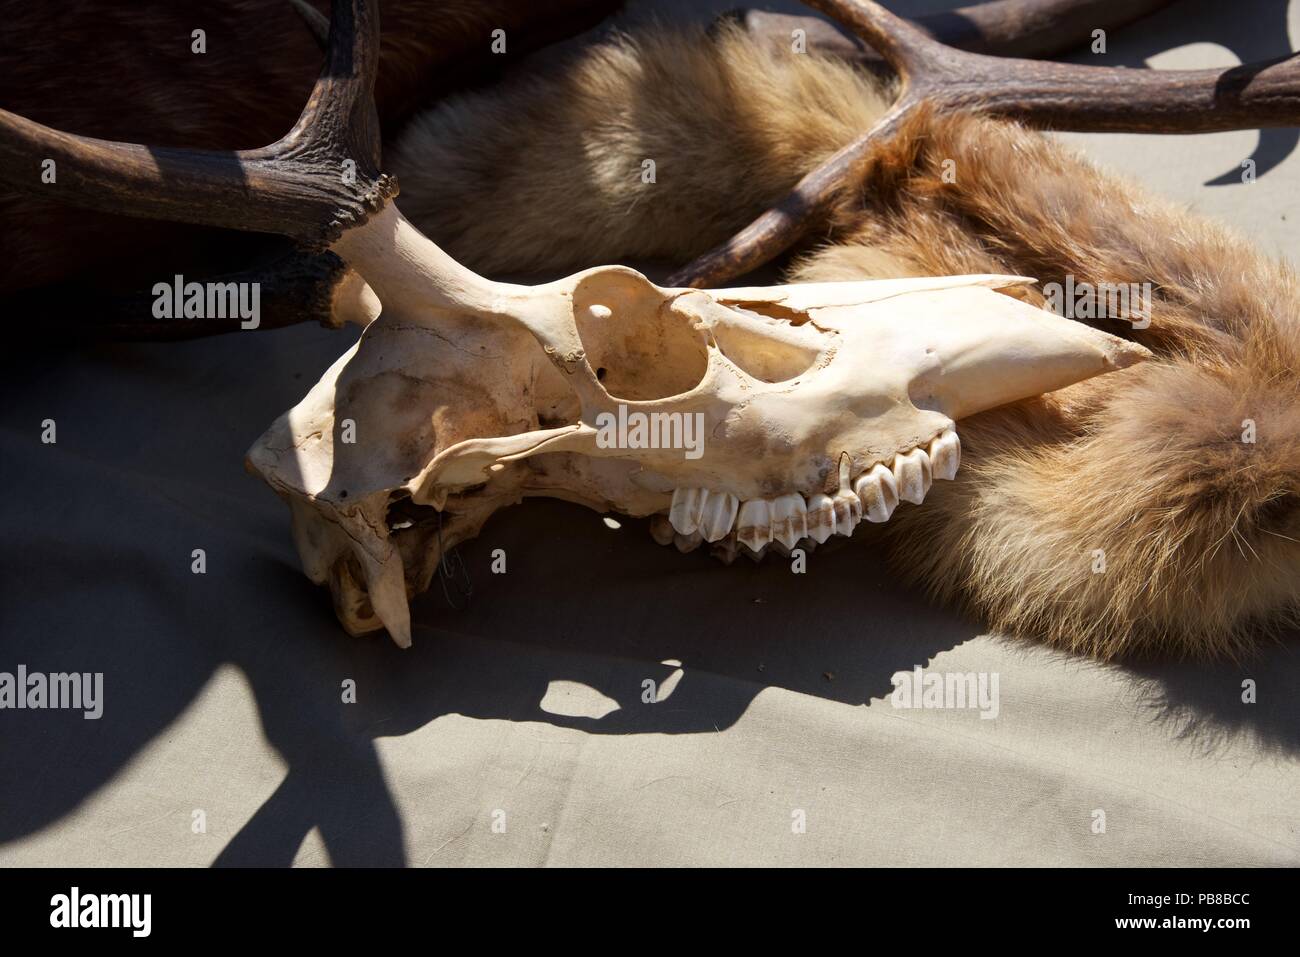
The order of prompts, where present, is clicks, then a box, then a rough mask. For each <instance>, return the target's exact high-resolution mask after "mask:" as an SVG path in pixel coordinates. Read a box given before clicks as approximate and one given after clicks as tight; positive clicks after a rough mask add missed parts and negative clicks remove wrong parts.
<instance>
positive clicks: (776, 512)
mask: <svg viewBox="0 0 1300 957" xmlns="http://www.w3.org/2000/svg"><path fill="white" fill-rule="evenodd" d="M807 534H808V506H807V505H806V504H805V503H804V500H803V496H802V495H800V494H799V493H798V492H791V493H790V494H789V495H781V496H779V497H777V498H776V499H775V500H773V502H772V538H774V539H775V540H776V541H778V542H780V543H781V544H782V545H784V546H785V547H786V548H794V547H795V545H797V544H798V543H799V539H801V538H803V537H805V536H806V535H807Z"/></svg>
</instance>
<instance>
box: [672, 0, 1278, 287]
mask: <svg viewBox="0 0 1300 957" xmlns="http://www.w3.org/2000/svg"><path fill="white" fill-rule="evenodd" d="M808 3H809V6H812V7H815V8H817V9H819V10H822V11H823V12H825V13H826V14H828V15H829V16H832V17H834V18H835V19H836V20H838V21H839V22H840V23H842V24H844V25H845V26H846V27H848V28H849V29H850V30H852V31H853V33H854V34H855V35H857V36H859V37H861V38H862V39H863V40H864V41H865V42H866V43H868V44H869V45H870V46H871V47H872V48H873V49H875V50H876V51H877V52H879V53H880V55H881V56H882V57H883V58H884V59H885V61H886V62H887V63H888V64H889V65H890V66H891V67H892V68H893V69H894V70H895V72H897V73H898V75H899V78H900V83H901V88H900V93H899V97H898V100H897V101H896V102H895V103H894V105H893V106H892V107H891V108H890V110H889V111H888V112H887V113H886V114H885V115H884V116H883V117H881V119H880V121H879V122H878V123H877V124H876V125H875V126H874V127H872V129H870V130H868V131H866V132H865V133H864V134H863V135H862V136H860V137H859V138H858V139H857V140H855V141H854V142H853V143H850V144H849V145H848V146H846V147H844V148H843V149H842V150H840V151H839V152H838V153H836V154H835V155H834V156H832V157H831V158H830V159H828V160H827V161H826V162H825V163H823V164H822V165H821V166H820V167H818V168H817V169H815V170H813V171H812V172H811V173H809V174H808V175H807V176H805V177H804V178H803V179H802V180H800V182H799V183H798V184H797V185H796V186H795V188H794V189H793V190H792V191H791V192H790V193H789V194H788V195H787V196H786V197H785V198H784V199H782V200H781V201H780V202H779V203H777V205H776V206H774V207H773V208H772V209H770V210H768V211H767V212H765V213H763V214H762V215H761V216H759V218H758V219H756V220H754V222H752V223H750V225H748V226H747V227H745V228H744V229H743V230H741V232H739V233H737V234H736V235H735V236H734V237H732V238H731V239H730V240H728V241H727V242H726V243H724V244H723V245H722V246H719V247H718V248H717V249H714V250H712V251H710V252H708V253H705V254H704V255H703V256H701V257H699V258H698V259H696V260H695V261H694V262H692V263H690V264H689V265H687V266H686V267H684V268H683V269H682V270H680V271H679V272H677V273H676V274H675V275H673V276H672V277H670V279H669V282H670V283H672V284H674V285H680V286H696V287H704V286H715V285H718V284H720V283H724V282H727V281H728V280H731V279H734V278H735V277H737V276H740V275H743V274H745V273H747V272H750V271H751V270H754V269H757V268H758V267H759V266H762V265H763V264H764V263H767V262H769V261H770V260H772V259H773V258H774V257H776V256H777V255H779V254H780V253H782V252H784V251H785V250H787V249H789V248H790V247H791V246H793V245H794V244H795V243H796V242H798V241H799V240H800V239H802V238H803V237H804V236H805V235H806V234H807V233H808V231H809V230H810V229H811V228H812V227H813V226H814V224H816V223H817V222H819V221H820V220H821V219H822V218H823V216H824V214H825V212H826V210H827V209H828V208H829V207H830V205H831V203H832V202H833V201H834V199H835V198H836V197H837V196H838V195H839V194H840V191H841V189H842V188H843V187H844V185H845V184H846V183H847V182H849V181H851V180H852V179H853V178H854V176H855V174H856V173H857V171H859V170H860V169H861V167H862V165H863V164H864V163H866V162H868V161H869V159H870V156H871V153H872V150H873V149H874V148H875V146H876V145H877V144H878V143H880V142H882V141H884V140H887V139H888V138H889V137H890V136H892V135H893V134H894V133H895V132H896V131H897V130H898V128H899V126H900V125H901V124H902V123H903V121H904V120H905V119H906V118H907V117H909V116H911V115H912V114H913V113H914V112H916V111H917V110H919V109H922V108H927V109H934V110H938V111H941V112H979V113H984V114H987V115H992V116H1004V117H1010V118H1014V119H1018V120H1020V121H1022V122H1025V123H1028V124H1029V125H1032V126H1036V127H1042V128H1049V129H1058V130H1075V131H1086V132H1129V133H1208V132H1213V131H1217V130H1232V129H1243V128H1249V129H1254V128H1262V127H1272V126H1294V125H1297V124H1300V56H1296V55H1293V56H1290V57H1287V58H1284V59H1281V60H1273V61H1268V62H1264V63H1253V64H1247V65H1243V66H1239V67H1235V68H1233V69H1230V70H1132V69H1126V68H1116V67H1092V66H1077V65H1073V64H1064V63H1049V62H1042V61H1038V60H1024V59H1015V58H1003V57H994V56H987V55H984V54H979V53H970V52H966V51H963V50H957V49H954V48H952V47H950V46H948V45H946V44H943V43H940V42H939V41H937V40H934V39H933V38H931V37H930V36H929V35H927V34H926V32H925V31H924V30H922V29H920V28H918V27H917V26H915V25H913V24H911V23H909V22H907V21H906V20H903V19H902V18H900V17H897V16H894V15H893V14H892V13H890V12H889V11H888V10H886V9H885V8H883V7H882V6H880V5H879V4H878V3H874V2H872V0H808ZM1054 6H1056V7H1057V8H1058V9H1063V8H1064V7H1065V6H1068V4H1065V3H1057V4H1054Z"/></svg>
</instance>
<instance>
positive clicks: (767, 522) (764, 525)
mask: <svg viewBox="0 0 1300 957" xmlns="http://www.w3.org/2000/svg"><path fill="white" fill-rule="evenodd" d="M736 537H737V539H739V541H740V543H741V544H742V545H744V546H746V547H747V548H748V549H749V550H750V551H751V552H758V551H761V550H762V549H763V547H764V546H766V545H767V543H768V542H770V541H771V540H772V504H771V503H770V502H769V501H768V500H767V499H765V498H756V499H752V500H750V501H748V502H746V503H744V504H743V505H741V506H740V513H739V514H738V515H737V516H736Z"/></svg>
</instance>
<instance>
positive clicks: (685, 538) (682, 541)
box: [673, 532, 704, 555]
mask: <svg viewBox="0 0 1300 957" xmlns="http://www.w3.org/2000/svg"><path fill="white" fill-rule="evenodd" d="M703 542H704V536H703V535H701V534H700V533H699V532H692V533H691V534H689V535H682V534H680V533H679V534H677V535H674V536H673V544H674V545H676V546H677V550H678V551H679V552H681V553H682V554H683V555H685V554H686V553H687V552H693V551H695V549H697V548H699V547H700V545H701V544H702V543H703Z"/></svg>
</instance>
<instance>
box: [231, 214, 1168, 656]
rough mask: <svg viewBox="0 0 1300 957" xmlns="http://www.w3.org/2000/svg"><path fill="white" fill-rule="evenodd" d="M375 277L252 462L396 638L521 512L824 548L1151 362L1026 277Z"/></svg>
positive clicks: (373, 626)
mask: <svg viewBox="0 0 1300 957" xmlns="http://www.w3.org/2000/svg"><path fill="white" fill-rule="evenodd" d="M389 215H390V211H385V212H384V213H382V214H381V217H384V216H389ZM391 215H392V216H393V217H395V220H394V222H393V224H392V225H391V229H392V232H393V233H394V234H395V235H398V236H401V235H402V234H403V233H404V231H405V230H406V228H407V227H406V226H404V225H403V224H404V223H405V220H401V219H400V214H397V213H396V211H395V210H391ZM381 232H382V230H381ZM407 238H408V239H411V240H414V237H409V236H408V237H407ZM421 239H422V237H421ZM423 242H424V243H428V241H427V240H423ZM429 245H430V246H432V244H429ZM434 249H436V247H434ZM424 255H426V256H430V255H432V253H430V252H428V250H425V252H424ZM372 258H373V257H372ZM440 266H441V267H442V268H443V269H445V268H446V264H445V263H442V264H440ZM367 278H370V279H371V281H372V282H373V281H375V277H373V275H371V276H368V277H367ZM378 278H379V280H380V283H379V286H378V288H377V290H376V291H377V292H378V295H379V299H380V300H381V301H382V302H384V304H385V307H384V311H383V313H382V314H381V315H380V316H379V317H378V318H377V319H375V320H374V321H373V322H371V323H370V324H369V325H368V326H367V327H366V329H365V330H364V332H363V333H362V336H361V338H360V340H359V341H358V342H357V344H356V345H355V346H354V347H353V348H352V349H351V350H349V351H348V352H347V353H346V354H345V355H343V356H342V357H341V358H340V359H339V360H338V361H337V362H336V363H335V364H334V365H333V366H332V367H331V368H330V370H329V371H328V372H327V373H326V374H325V376H324V377H323V378H322V379H321V381H320V382H319V383H317V385H316V386H315V387H314V388H313V389H312V390H311V391H310V392H309V393H308V394H307V396H306V397H305V398H304V399H303V400H302V401H301V402H300V403H299V404H298V405H297V406H295V407H294V408H293V409H291V410H290V411H289V412H287V413H286V414H285V415H283V416H281V418H280V419H279V420H277V421H276V422H275V423H274V424H273V425H272V426H271V428H270V430H269V431H268V432H267V433H266V434H265V435H264V436H263V437H262V438H261V439H260V440H259V441H258V442H257V443H256V444H255V445H254V446H253V448H252V449H251V450H250V452H249V456H248V464H249V467H250V468H251V469H252V470H253V471H255V472H256V473H257V474H259V475H261V476H262V477H263V478H264V479H265V480H266V481H267V482H269V483H270V484H271V486H272V487H273V488H274V489H275V490H276V491H277V492H279V493H280V494H281V495H282V496H283V497H285V498H286V499H287V500H288V501H289V503H290V506H291V508H292V514H293V527H294V535H295V540H296V544H297V546H298V550H299V553H300V555H301V556H302V560H303V565H304V569H305V571H306V572H307V574H308V576H309V577H310V578H311V579H312V580H313V581H315V582H317V583H318V584H324V583H328V584H329V585H330V588H331V590H332V592H333V594H334V599H335V605H336V609H337V611H338V614H339V617H340V620H341V621H342V623H343V625H344V627H345V628H346V629H347V630H348V631H349V632H350V633H352V634H363V633H366V632H371V631H375V630H377V629H380V628H386V629H387V630H388V632H389V634H391V635H392V637H393V638H394V640H395V641H396V642H397V643H398V644H399V645H402V646H406V645H408V644H409V643H410V623H409V611H408V600H409V597H410V596H412V595H414V594H417V593H419V592H421V591H423V590H424V589H425V588H426V587H427V586H428V584H429V581H430V579H431V577H432V575H433V574H434V572H435V571H436V569H437V567H438V562H439V560H440V559H441V557H442V555H443V554H444V552H445V551H446V550H447V549H449V548H451V547H453V546H455V545H456V544H457V543H459V542H462V541H465V540H466V539H469V538H472V537H473V536H475V535H476V534H477V533H478V531H479V530H480V529H481V527H482V526H483V523H484V522H485V521H486V520H487V519H488V517H489V516H491V515H492V514H493V513H494V512H495V511H497V510H498V509H500V508H503V507H505V506H508V505H512V504H515V503H517V502H519V501H520V500H521V499H523V498H525V497H528V496H551V497H555V498H561V499H565V500H568V501H572V502H577V503H581V504H583V505H587V506H589V507H591V508H594V509H598V510H601V511H615V512H620V513H623V514H626V515H630V516H634V517H640V516H648V515H655V516H666V521H665V519H664V518H659V519H658V520H657V521H656V523H655V525H654V528H655V530H656V532H657V537H660V538H661V540H664V541H667V540H669V539H670V538H671V540H674V541H676V543H677V544H678V546H679V547H680V548H682V549H683V550H686V549H689V548H692V547H695V546H696V545H698V544H700V543H702V542H706V541H707V542H711V543H717V544H718V546H719V550H720V551H721V552H722V553H723V554H724V555H727V556H729V555H734V554H735V553H736V552H737V550H738V549H745V550H747V551H749V552H751V553H755V554H758V553H761V551H762V550H763V549H764V548H765V547H766V546H768V544H769V543H776V545H778V546H783V547H785V548H791V547H794V546H795V545H796V544H797V543H798V542H799V541H801V540H803V539H805V538H809V539H812V540H813V541H816V542H824V541H825V540H826V539H827V538H828V537H829V536H831V535H850V534H852V532H853V529H854V527H855V526H856V525H857V524H858V522H859V521H860V520H862V519H864V518H865V519H866V520H868V521H873V522H883V521H886V520H887V519H888V518H889V517H890V514H891V513H892V512H893V510H894V508H895V507H896V506H897V504H898V503H899V501H900V500H901V501H907V502H914V503H917V504H920V502H921V501H922V500H923V498H924V497H925V494H926V492H927V491H928V490H929V488H930V483H931V481H932V479H935V478H939V479H951V478H953V477H954V476H955V474H956V471H957V466H958V461H959V457H960V445H959V442H958V439H957V435H956V432H955V421H956V420H957V419H959V418H961V417H962V416H965V415H969V414H972V413H974V412H978V411H981V410H983V409H988V408H992V407H994V406H997V405H1001V404H1003V403H1006V402H1010V401H1014V400H1016V399H1021V398H1025V397H1028V396H1032V395H1037V394H1039V393H1042V392H1047V391H1051V390H1054V389H1057V388H1060V387H1062V386H1065V385H1068V384H1070V383H1073V382H1077V381H1080V380H1082V379H1085V378H1088V377H1090V376H1093V375H1097V374H1099V373H1103V372H1107V371H1110V370H1112V369H1116V368H1120V367H1123V366H1126V365H1129V364H1131V363H1132V362H1135V361H1137V360H1138V359H1139V358H1141V357H1142V356H1143V355H1144V354H1145V350H1143V349H1142V348H1141V347H1140V346H1135V345H1133V344H1131V343H1128V342H1125V341H1124V340H1121V339H1118V338H1115V337H1113V336H1109V335H1106V334H1104V333H1101V332H1097V331H1095V330H1092V329H1090V328H1088V327H1086V326H1083V325H1080V324H1078V323H1074V322H1071V321H1069V320H1066V319H1062V318H1059V317H1056V316H1054V315H1052V314H1050V313H1047V312H1045V311H1043V310H1040V309H1037V308H1034V307H1032V306H1029V305H1026V304H1025V303H1022V302H1020V301H1018V300H1016V299H1013V298H1011V297H1009V296H1006V295H1001V294H999V293H998V292H997V291H996V290H997V289H999V288H1005V287H1009V286H1014V285H1016V284H1020V283H1025V282H1028V281H1029V280H1025V279H1021V278H1017V277H1007V276H964V277H947V278H929V279H905V280H883V281H874V282H854V283H828V284H810V285H802V286H797V285H796V286H776V287H771V288H758V289H730V290H715V291H702V290H696V289H663V288H660V287H657V286H655V285H654V284H652V283H651V282H649V281H648V280H647V279H646V278H645V277H644V276H642V275H641V274H639V273H637V272H635V271H633V270H631V269H627V268H623V267H617V266H615V267H602V268H598V269H592V270H588V271H585V272H581V273H578V274H576V275H574V276H570V277H568V278H567V279H563V280H560V281H558V282H555V283H551V284H548V285H544V286H538V287H523V286H513V285H507V284H498V283H490V282H488V281H487V280H483V279H481V278H480V277H476V276H473V274H471V273H468V271H465V273H464V274H461V275H459V276H458V278H459V282H458V283H455V285H456V287H457V297H456V301H457V303H458V305H457V307H456V308H448V307H443V306H438V305H431V304H430V303H429V301H428V297H427V295H426V296H425V297H424V298H423V299H422V300H421V299H419V298H418V297H417V298H416V299H414V300H413V299H412V297H411V296H410V295H408V294H405V293H406V292H408V290H405V289H404V288H402V286H401V284H397V285H393V284H390V285H389V286H388V287H387V289H386V288H385V287H384V284H383V278H384V277H382V276H381V277H378ZM442 279H443V281H444V284H445V283H446V275H445V274H444V275H443V276H442ZM390 304H391V307H390Z"/></svg>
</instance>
